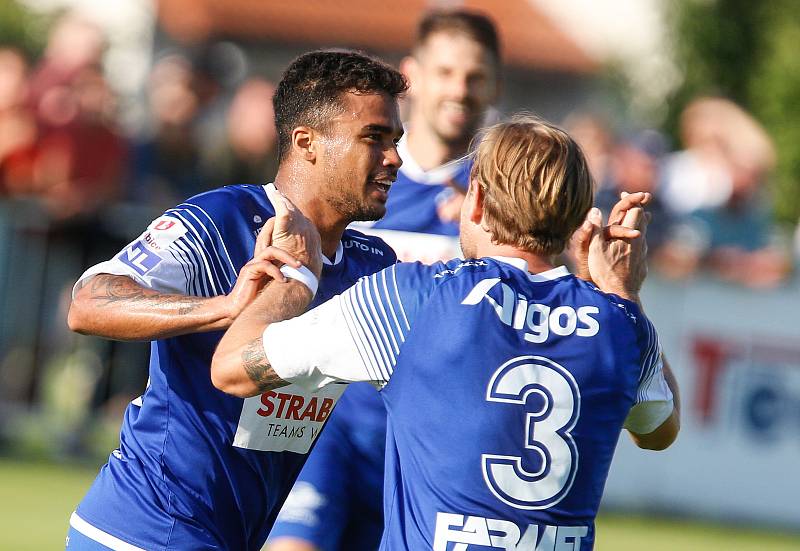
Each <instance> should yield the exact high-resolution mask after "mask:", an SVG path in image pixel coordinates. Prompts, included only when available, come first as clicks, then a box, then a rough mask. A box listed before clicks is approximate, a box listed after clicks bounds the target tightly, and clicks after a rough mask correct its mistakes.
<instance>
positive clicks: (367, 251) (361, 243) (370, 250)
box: [342, 228, 397, 267]
mask: <svg viewBox="0 0 800 551" xmlns="http://www.w3.org/2000/svg"><path fill="white" fill-rule="evenodd" d="M342 246H343V247H344V249H345V251H346V252H348V253H349V254H356V255H359V256H362V257H364V258H365V260H371V261H373V262H377V263H378V264H380V265H382V266H383V267H386V266H391V265H392V264H394V263H395V262H397V254H395V252H394V249H392V248H391V247H390V246H389V244H388V243H386V241H384V240H383V239H381V238H380V237H376V236H374V235H368V234H365V233H362V232H360V231H358V230H354V229H352V228H347V229H346V230H345V231H344V234H343V235H342Z"/></svg>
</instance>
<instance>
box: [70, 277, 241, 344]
mask: <svg viewBox="0 0 800 551" xmlns="http://www.w3.org/2000/svg"><path fill="white" fill-rule="evenodd" d="M227 299H228V297H227V296H225V295H221V296H217V297H211V298H205V297H192V296H184V295H175V294H164V293H160V292H158V291H154V290H152V289H148V288H146V287H143V286H141V285H139V284H138V283H136V282H135V281H133V279H131V278H129V277H127V276H121V275H110V274H99V275H96V276H94V277H93V278H91V279H89V280H88V281H87V282H86V283H85V284H84V285H83V287H81V288H80V289H79V290H78V291H77V293H75V297H74V298H73V299H72V304H71V305H70V309H69V315H68V316H67V323H68V325H69V328H70V329H72V330H73V331H77V332H78V333H83V334H85V335H97V336H100V337H106V338H109V339H117V340H126V341H136V340H154V339H162V338H166V337H173V336H175V335H182V334H185V333H197V332H200V331H213V330H221V329H225V328H226V327H228V326H229V325H230V323H231V321H232V319H233V318H232V310H230V309H229V308H228V307H227V306H228V305H227Z"/></svg>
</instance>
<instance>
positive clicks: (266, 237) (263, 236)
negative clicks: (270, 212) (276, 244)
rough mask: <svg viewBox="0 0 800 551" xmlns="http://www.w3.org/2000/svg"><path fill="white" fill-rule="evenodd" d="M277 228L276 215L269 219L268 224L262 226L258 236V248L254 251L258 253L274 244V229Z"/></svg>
mask: <svg viewBox="0 0 800 551" xmlns="http://www.w3.org/2000/svg"><path fill="white" fill-rule="evenodd" d="M274 228H275V217H274V216H273V217H272V218H270V219H269V220H267V222H266V224H264V225H263V226H261V231H260V232H259V233H258V237H256V248H255V251H254V253H255V254H258V253H259V252H260V251H263V250H264V249H266V248H267V247H269V246H270V245H272V230H273V229H274Z"/></svg>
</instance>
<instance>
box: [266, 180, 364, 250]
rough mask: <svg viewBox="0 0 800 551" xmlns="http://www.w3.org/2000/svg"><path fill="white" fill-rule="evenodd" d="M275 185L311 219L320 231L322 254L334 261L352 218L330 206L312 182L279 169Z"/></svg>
mask: <svg viewBox="0 0 800 551" xmlns="http://www.w3.org/2000/svg"><path fill="white" fill-rule="evenodd" d="M275 187H276V188H278V190H279V191H280V192H281V193H283V194H284V195H285V196H286V197H288V198H289V200H290V201H291V202H292V203H294V205H295V206H296V207H297V208H298V209H300V212H302V213H303V215H305V217H306V218H308V219H309V220H311V222H312V223H313V224H314V227H316V228H317V231H319V236H320V240H321V242H322V254H324V255H325V256H326V257H327V258H328V259H329V260H331V261H333V259H334V258H335V257H336V249H338V248H339V243H340V242H341V240H342V234H344V230H345V229H346V228H347V226H348V224H349V223H350V222H351V221H350V220H346V219H343V218H342V217H341V215H340V214H339V213H338V212H336V211H335V210H334V209H332V208H331V207H330V205H329V204H328V203H327V202H325V201H324V200H323V199H322V198H321V197H320V195H319V194H318V193H315V190H316V189H317V187H316V186H315V185H313V184H312V183H311V182H305V181H299V180H298V179H297V178H294V177H293V175H292V174H291V173H290V174H287V173H286V172H284V171H281V170H280V169H279V170H278V174H277V175H276V176H275Z"/></svg>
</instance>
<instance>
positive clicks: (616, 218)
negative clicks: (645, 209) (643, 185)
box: [608, 191, 652, 226]
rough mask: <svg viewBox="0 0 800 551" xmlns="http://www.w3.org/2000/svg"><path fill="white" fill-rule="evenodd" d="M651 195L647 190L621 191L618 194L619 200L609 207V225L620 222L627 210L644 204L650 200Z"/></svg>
mask: <svg viewBox="0 0 800 551" xmlns="http://www.w3.org/2000/svg"><path fill="white" fill-rule="evenodd" d="M651 197H652V195H650V194H649V193H647V192H642V191H639V192H636V193H626V192H624V191H623V192H622V193H621V194H620V200H619V201H617V203H616V204H615V205H614V208H612V209H611V214H610V215H609V216H608V224H609V225H610V226H613V225H615V224H621V223H622V221H623V219H624V218H625V215H626V214H627V212H628V211H629V210H631V209H633V208H636V207H641V206H643V205H646V204H647V203H649V202H650V199H651Z"/></svg>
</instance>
